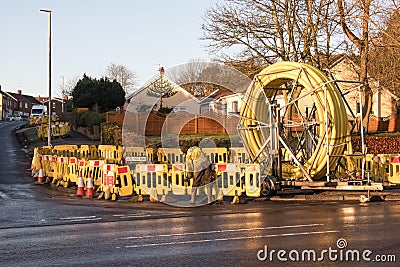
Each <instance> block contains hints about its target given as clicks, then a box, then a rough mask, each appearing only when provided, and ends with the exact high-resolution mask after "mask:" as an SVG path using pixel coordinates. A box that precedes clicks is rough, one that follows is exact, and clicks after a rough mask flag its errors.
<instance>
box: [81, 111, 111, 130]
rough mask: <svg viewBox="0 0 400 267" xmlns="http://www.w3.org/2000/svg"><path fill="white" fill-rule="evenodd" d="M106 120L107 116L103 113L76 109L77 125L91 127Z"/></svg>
mask: <svg viewBox="0 0 400 267" xmlns="http://www.w3.org/2000/svg"><path fill="white" fill-rule="evenodd" d="M105 121H106V117H105V116H104V115H102V114H98V113H94V112H90V111H88V110H86V109H76V110H75V124H76V125H75V126H76V127H89V128H91V129H92V128H93V125H100V124H101V123H103V122H105Z"/></svg>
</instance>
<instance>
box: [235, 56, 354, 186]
mask: <svg viewBox="0 0 400 267" xmlns="http://www.w3.org/2000/svg"><path fill="white" fill-rule="evenodd" d="M273 103H278V104H279V106H278V107H277V110H279V113H278V114H280V116H279V118H278V117H277V115H276V114H275V117H271V116H270V112H271V109H270V105H272V104H273ZM306 106H308V108H307V110H308V111H311V112H309V114H307V113H308V112H307V111H305V110H306V108H305V107H306ZM271 118H272V119H271ZM271 120H272V121H271ZM278 122H279V124H278ZM273 124H274V125H280V126H279V131H278V132H279V134H278V135H279V140H280V143H282V145H283V147H284V148H285V150H286V151H287V152H290V153H291V154H292V155H291V156H290V157H289V160H287V161H286V162H284V163H283V164H282V178H284V179H301V178H304V177H306V176H308V177H310V178H312V179H314V180H318V179H321V178H322V177H324V176H326V174H327V173H329V172H328V171H327V169H328V168H327V167H328V166H329V170H332V169H334V167H335V166H336V165H337V163H338V160H339V158H340V157H336V156H329V155H341V154H343V152H344V150H345V149H346V146H347V145H348V146H347V151H349V150H351V146H350V131H349V126H348V120H347V115H346V107H345V104H344V101H343V99H342V96H341V94H340V91H339V89H338V87H337V85H336V83H334V82H332V81H331V80H330V79H329V78H328V77H327V76H326V75H325V74H324V73H323V72H322V71H320V70H318V69H317V68H315V67H313V66H310V65H307V64H304V63H297V62H279V63H276V64H273V65H271V66H269V67H267V68H265V69H264V70H262V71H261V72H260V73H259V74H258V75H256V76H255V78H254V80H253V82H252V83H251V84H250V86H249V88H248V89H247V91H246V94H245V97H244V101H243V104H242V107H241V120H240V123H239V126H238V129H239V133H240V134H241V137H242V140H243V143H244V145H245V147H246V148H247V150H248V152H249V155H250V157H251V159H253V161H254V162H256V163H262V162H266V161H268V160H270V159H271V154H272V155H273V151H271V147H270V146H269V145H268V142H270V141H271V138H272V137H271V136H270V133H271V132H270V129H271V127H272V126H271V125H273ZM306 137H309V139H308V140H309V141H307V142H306V139H307V138H306ZM306 143H308V145H307V146H306Z"/></svg>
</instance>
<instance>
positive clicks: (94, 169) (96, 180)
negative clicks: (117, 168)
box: [83, 160, 104, 186]
mask: <svg viewBox="0 0 400 267" xmlns="http://www.w3.org/2000/svg"><path fill="white" fill-rule="evenodd" d="M103 165H104V160H89V166H88V172H87V175H86V176H85V177H83V180H84V182H85V184H86V183H87V177H88V176H89V174H91V175H92V178H93V184H94V185H96V186H100V185H101V182H102V179H103Z"/></svg>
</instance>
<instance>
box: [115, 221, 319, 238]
mask: <svg viewBox="0 0 400 267" xmlns="http://www.w3.org/2000/svg"><path fill="white" fill-rule="evenodd" d="M313 226H322V224H318V223H313V224H297V225H283V226H270V227H257V228H242V229H227V230H213V231H203V232H191V233H177V234H164V235H147V236H128V237H120V238H116V239H115V240H130V239H144V238H154V237H173V236H185V235H204V234H217V233H232V232H243V231H256V230H269V229H285V228H300V227H313Z"/></svg>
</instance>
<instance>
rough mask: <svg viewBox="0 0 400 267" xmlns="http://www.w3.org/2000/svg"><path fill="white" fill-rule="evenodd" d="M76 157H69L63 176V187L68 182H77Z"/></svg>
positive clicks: (66, 185)
mask: <svg viewBox="0 0 400 267" xmlns="http://www.w3.org/2000/svg"><path fill="white" fill-rule="evenodd" d="M78 175H79V172H78V159H77V158H76V157H70V158H69V163H68V173H67V175H65V176H64V179H63V180H64V187H68V184H69V183H70V182H71V183H75V184H78Z"/></svg>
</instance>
